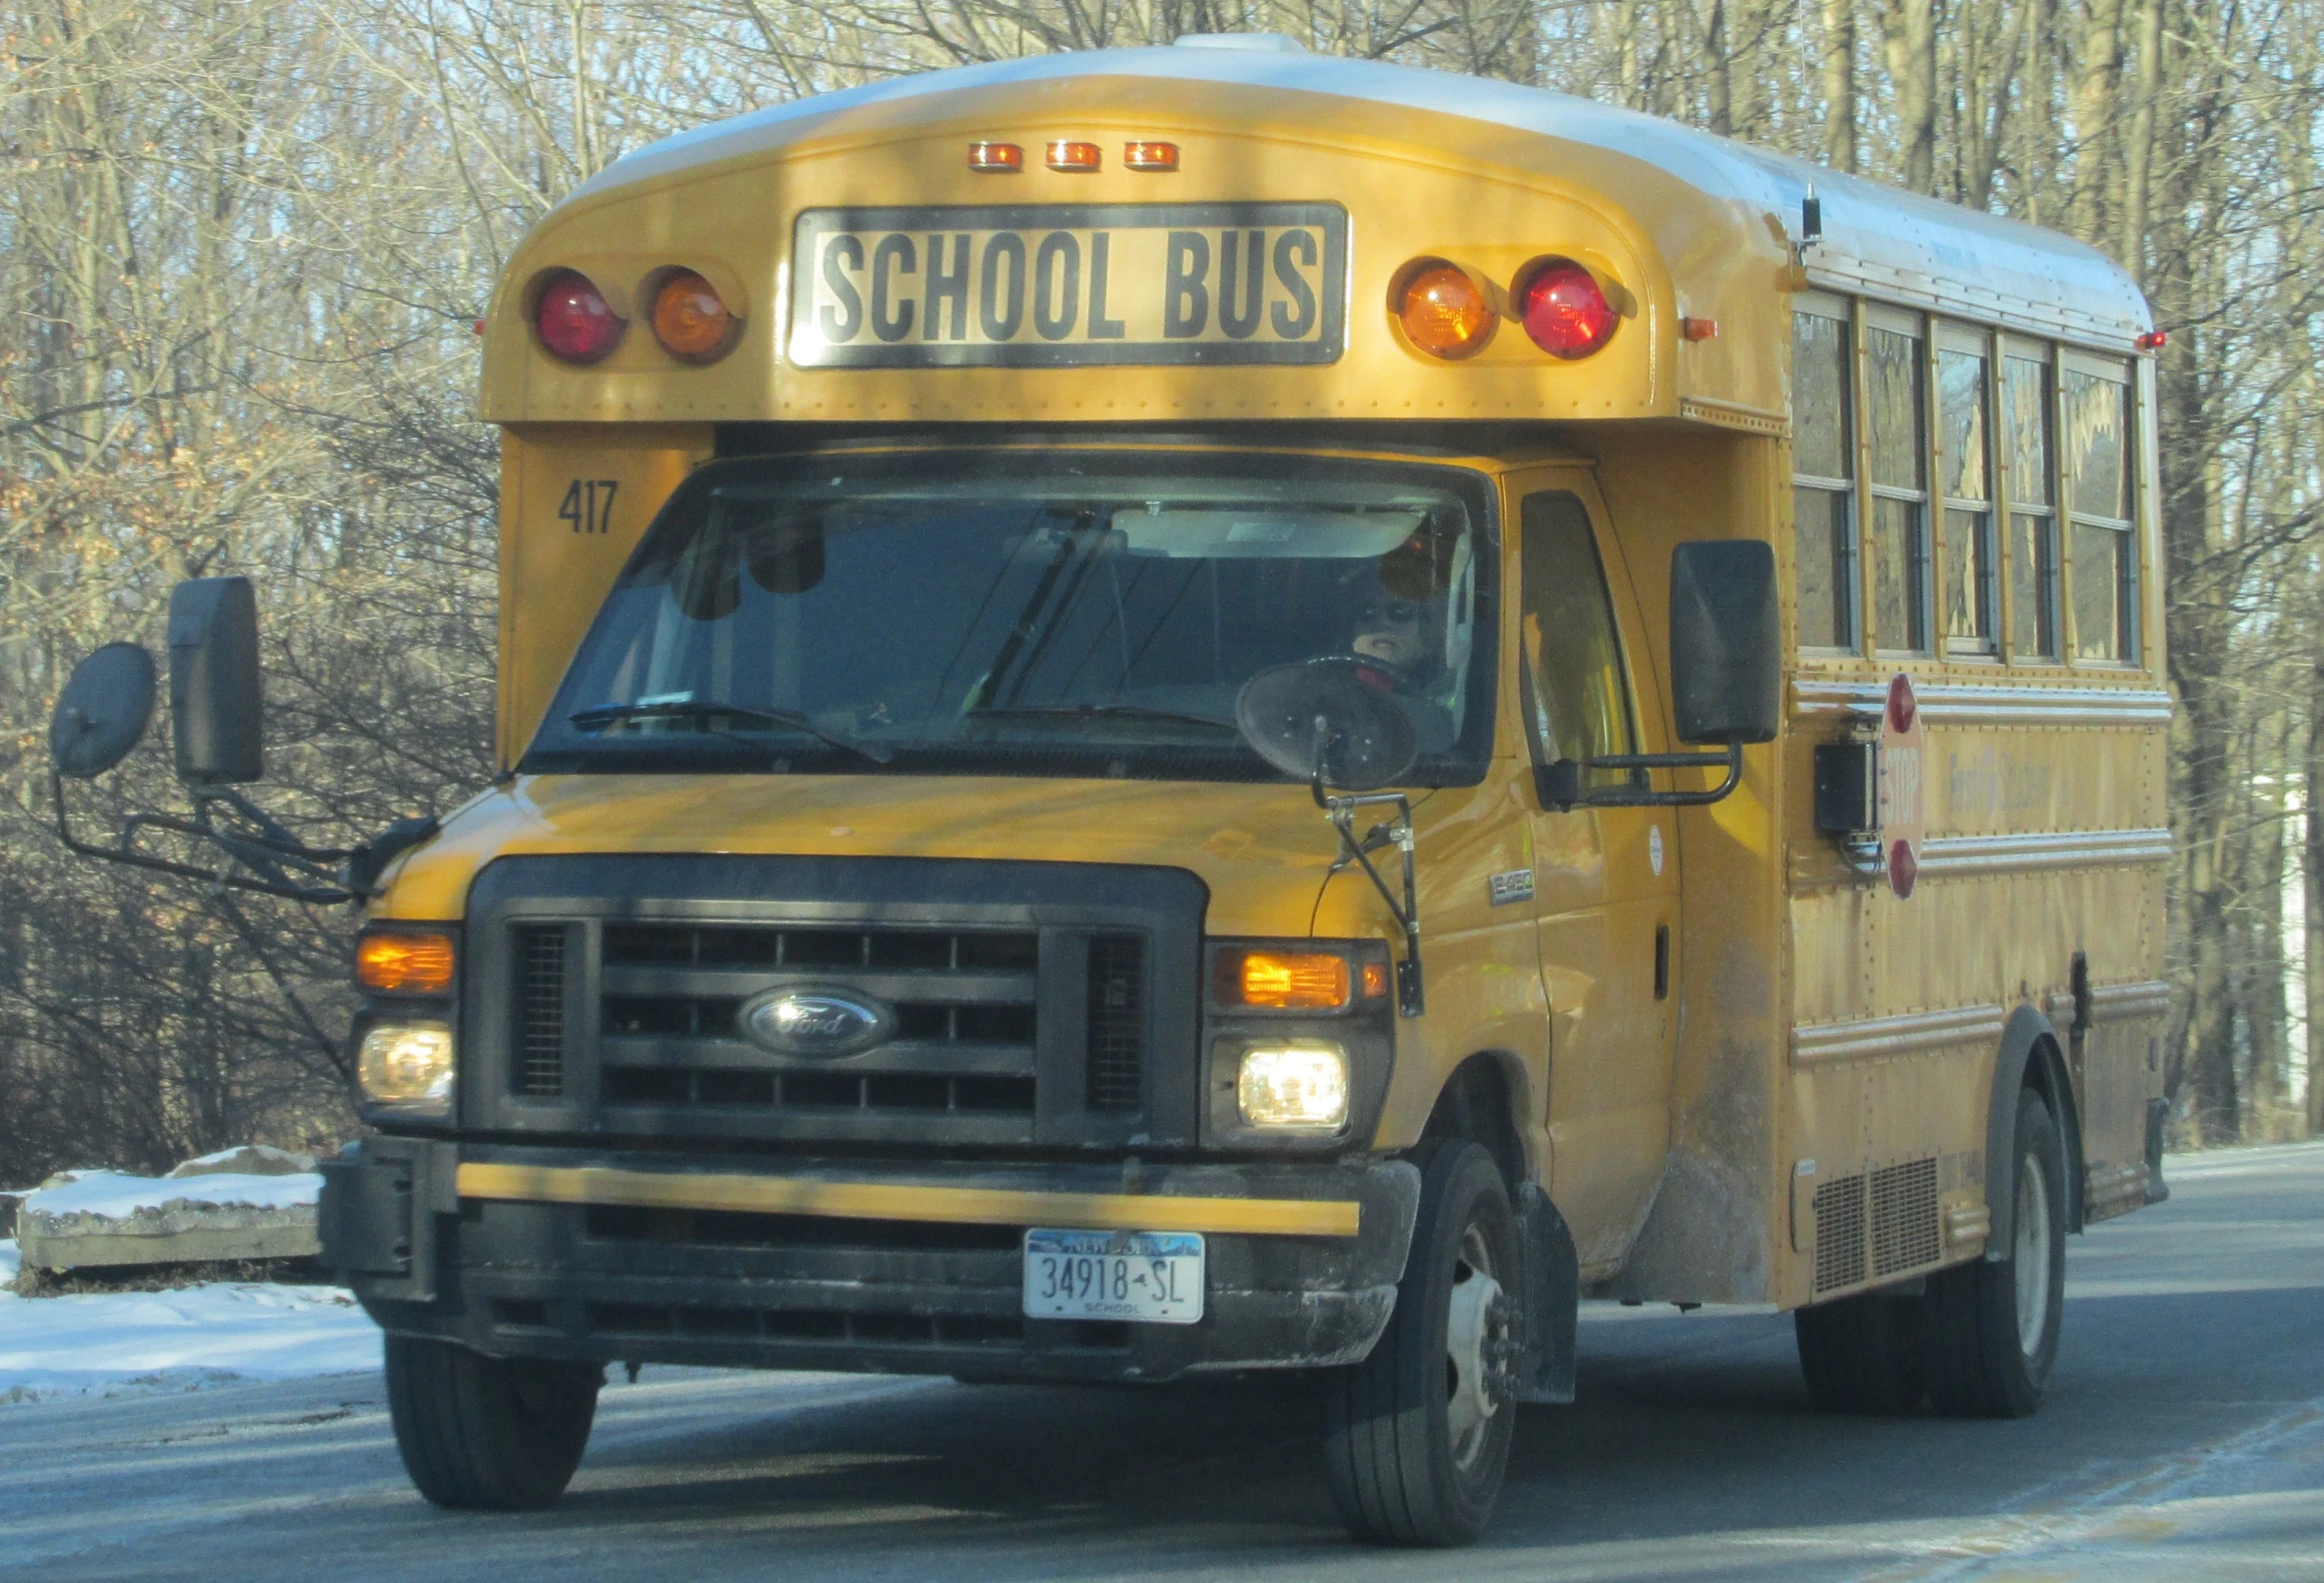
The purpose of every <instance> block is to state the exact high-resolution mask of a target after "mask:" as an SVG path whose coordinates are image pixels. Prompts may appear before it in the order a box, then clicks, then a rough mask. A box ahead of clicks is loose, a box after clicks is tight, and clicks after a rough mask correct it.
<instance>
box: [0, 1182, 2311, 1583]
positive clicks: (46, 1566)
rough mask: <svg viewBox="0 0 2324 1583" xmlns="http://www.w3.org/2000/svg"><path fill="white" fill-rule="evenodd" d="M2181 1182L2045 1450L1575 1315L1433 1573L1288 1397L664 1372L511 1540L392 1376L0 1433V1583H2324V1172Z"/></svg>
mask: <svg viewBox="0 0 2324 1583" xmlns="http://www.w3.org/2000/svg"><path fill="white" fill-rule="evenodd" d="M2170 1176H2171V1179H2172V1183H2173V1188H2174V1196H2173V1198H2172V1199H2171V1201H2170V1202H2169V1203H2167V1204H2164V1205H2161V1206H2159V1207H2157V1208H2153V1209H2148V1210H2145V1211H2142V1212H2140V1213H2139V1214H2136V1215H2133V1216H2131V1217H2130V1218H2128V1219H2126V1220H2120V1221H2115V1222H2112V1223H2109V1224H2106V1225H2102V1226H2099V1227H2097V1228H2096V1229H2094V1230H2093V1231H2091V1232H2090V1233H2089V1234H2088V1235H2086V1236H2083V1237H2079V1238H2076V1239H2075V1240H2074V1242H2073V1244H2072V1253H2071V1257H2070V1262H2069V1264H2068V1267H2067V1269H2068V1274H2067V1279H2068V1285H2067V1299H2068V1301H2067V1308H2066V1316H2065V1339H2064V1346H2063V1352H2062V1356H2061V1359H2060V1362H2059V1365H2058V1371H2057V1374H2056V1376H2055V1379H2054V1382H2053V1385H2052V1391H2051V1399H2050V1402H2049V1405H2048V1406H2047V1407H2046V1409H2045V1410H2044V1411H2043V1412H2042V1414H2041V1415H2040V1416H2038V1417H2036V1418H2033V1419H2029V1420H2026V1421H2023V1422H2017V1423H1954V1422H1946V1421H1943V1420H1939V1419H1935V1418H1915V1419H1901V1420H1899V1419H1884V1420H1883V1419H1849V1418H1831V1417H1823V1416H1820V1415H1818V1414H1816V1413H1814V1412H1812V1411H1811V1410H1810V1409H1809V1407H1808V1403H1807V1398H1806V1394H1805V1392H1804V1390H1803V1389H1802V1388H1801V1386H1800V1383H1799V1377H1798V1370H1797V1367H1796V1364H1795V1362H1794V1359H1793V1355H1792V1351H1791V1326H1790V1321H1789V1320H1788V1319H1787V1318H1784V1317H1781V1316H1776V1315H1770V1314H1764V1313H1757V1312H1724V1313H1715V1312H1712V1311H1710V1310H1705V1311H1702V1312H1697V1313H1693V1314H1688V1315H1683V1316H1682V1315H1678V1314H1675V1313H1673V1312H1671V1311H1670V1310H1668V1309H1663V1310H1624V1309H1619V1308H1612V1309H1607V1310H1605V1311H1603V1312H1592V1313H1591V1315H1590V1317H1589V1318H1588V1320H1587V1321H1586V1323H1585V1326H1584V1331H1583V1343H1582V1346H1583V1353H1582V1378H1581V1399H1580V1401H1579V1402H1578V1403H1577V1404H1576V1405H1574V1406H1572V1407H1563V1408H1528V1409H1526V1410H1525V1418H1524V1421H1523V1423H1522V1424H1521V1426H1520V1429H1519V1435H1518V1444H1517V1452H1516V1458H1515V1462H1514V1465H1513V1467H1512V1469H1511V1472H1510V1479H1509V1486H1508V1491H1507V1493H1506V1495H1505V1496H1504V1497H1503V1501H1502V1508H1501V1516H1500V1520H1499V1522H1498V1524H1497V1525H1496V1527H1495V1528H1494V1530H1493V1531H1492V1533H1490V1534H1489V1535H1488V1536H1487V1539H1486V1542H1485V1543H1484V1544H1483V1545H1482V1546H1481V1547H1479V1548H1478V1549H1475V1550H1472V1551H1467V1552H1461V1553H1458V1554H1456V1555H1446V1554H1444V1553H1441V1552H1440V1553H1401V1554H1400V1553H1393V1552H1379V1551H1370V1550H1364V1549H1360V1548H1358V1547H1355V1546H1353V1545H1351V1544H1349V1543H1348V1542H1347V1541H1346V1540H1345V1539H1343V1538H1342V1536H1341V1534H1340V1531H1339V1529H1338V1527H1337V1525H1336V1524H1335V1523H1334V1521H1333V1518H1332V1514H1331V1508H1330V1503H1329V1500H1328V1497H1327V1496H1326V1495H1325V1492H1324V1486H1323V1481H1322V1478H1321V1476H1320V1474H1319V1473H1318V1471H1317V1468H1316V1457H1315V1452H1314V1449H1313V1436H1314V1428H1313V1425H1314V1417H1313V1408H1312V1407H1311V1406H1310V1404H1309V1402H1308V1399H1307V1397H1306V1396H1305V1395H1304V1394H1303V1393H1302V1392H1300V1391H1299V1390H1297V1389H1293V1388H1285V1389H1275V1390H1271V1391H1267V1392H1261V1393H1249V1392H1235V1391H1229V1390H1217V1389H1212V1390H1204V1391H1173V1392H1133V1391H1117V1390H1070V1389H1042V1388H1029V1387H1026V1388H1020V1387H990V1386H988V1387H973V1386H962V1385H955V1384H952V1383H951V1382H949V1381H929V1380H905V1379H877V1378H860V1377H853V1376H848V1377H839V1376H830V1375H817V1376H779V1375H776V1376H759V1375H749V1374H727V1373H719V1372H713V1371H707V1370H688V1371H676V1370H671V1371H656V1370H652V1369H648V1370H647V1372H646V1376H645V1378H644V1379H643V1381H641V1382H640V1383H638V1384H636V1385H627V1384H616V1385H614V1386H612V1387H610V1388H608V1389H607V1390H606V1392H605V1395H604V1399H603V1405H602V1406H601V1407H600V1409H599V1413H598V1419H597V1430H596V1435H595V1438H594V1440H593V1441H592V1442H591V1444H590V1447H589V1453H588V1457H587V1460H586V1461H585V1462H583V1464H582V1466H581V1474H580V1476H579V1478H578V1479H577V1480H576V1481H575V1485H574V1488H573V1490H572V1491H571V1493H569V1494H568V1495H567V1497H566V1499H565V1501H564V1504H563V1505H562V1506H561V1507H559V1508H558V1509H557V1510H556V1511H554V1512H549V1513H545V1514H541V1515H537V1516H525V1517H476V1516H456V1515H451V1514H448V1513H443V1512H438V1511H435V1510H433V1509H432V1508H430V1507H428V1506H427V1505H425V1504H423V1503H422V1502H421V1500H420V1499H419V1497H418V1496H416V1495H415V1494H413V1493H412V1491H411V1488H410V1487H409V1486H408V1485H407V1484H406V1483H405V1481H404V1477H403V1473H402V1470H401V1468H400V1467H399V1465H398V1464H397V1461H396V1454H395V1449H394V1446H393V1444H392V1442H391V1440H390V1437H389V1431H388V1422H387V1412H386V1408H385V1406H384V1405H383V1402H382V1396H381V1390H380V1382H379V1379H378V1377H377V1376H376V1375H347V1376H341V1377H338V1378H333V1379H325V1380H317V1381H307V1382H302V1383H297V1384H286V1385H253V1386H243V1387H228V1388H223V1389H214V1390H208V1391H203V1392H199V1393H194V1394H189V1395H181V1396H170V1397H159V1398H144V1399H120V1400H112V1401H97V1402H77V1403H75V1402H62V1403H51V1404H38V1405H17V1406H8V1407H0V1575H5V1574H12V1573H17V1572H21V1573H24V1574H27V1575H37V1576H39V1577H41V1578H42V1579H44V1580H65V1579H78V1578H102V1579H107V1580H127V1579H146V1578H172V1579H176V1578H197V1577H198V1578H205V1579H210V1578H226V1579H237V1580H239V1579H243V1578H268V1577H276V1576H294V1575H295V1576H300V1577H311V1578H326V1579H330V1580H332V1583H359V1580H364V1579H374V1578H378V1579H432V1578H444V1579H459V1580H462V1583H475V1580H479V1579H484V1580H489V1583H521V1580H527V1579H555V1580H557V1583H581V1580H586V1579H597V1578H605V1579H620V1580H622V1583H647V1580H654V1579H681V1578H682V1579H688V1580H692V1579H703V1578H717V1579H721V1580H722V1579H729V1578H732V1579H739V1578H757V1577H767V1578H777V1577H779V1578H793V1577H795V1578H861V1579H873V1578H899V1579H923V1578H946V1579H951V1580H958V1583H968V1580H975V1579H1020V1578H1023V1579H1033V1578H1040V1579H1097V1578H1136V1579H1141V1580H1152V1583H1165V1580H1173V1579H1198V1578H1199V1579H1213V1578H1230V1577H1232V1578H1268V1579H1306V1578H1311V1577H1325V1576H1329V1577H1331V1578H1332V1579H1334V1580H1335V1583H1338V1580H1343V1579H1344V1580H1347V1583H1357V1580H1368V1579H1396V1578H1461V1579H1463V1580H1478V1583H1484V1580H1501V1579H1509V1580H1513V1583H1514V1580H1521V1579H1522V1580H1525V1583H1541V1580H1547V1579H1552V1578H1560V1579H1562V1578H1590V1579H1631V1578H1637V1579H1645V1578H1655V1579H1711V1578H1720V1579H1769V1580H1773V1579H1782V1580H1786V1583H1788V1580H1793V1579H1824V1578H1834V1579H1836V1578H1850V1579H1876V1580H1881V1583H1891V1580H1893V1583H1902V1580H1906V1579H1935V1578H1945V1579H1992V1580H1999V1579H2014V1580H2029V1579H2044V1580H2049V1579H2083V1578H2089V1579H2095V1578H2100V1577H2103V1578H2106V1579H2108V1580H2109V1583H2113V1580H2123V1583H2138V1580H2146V1579H2172V1580H2206V1583H2208V1580H2213V1579H2217V1580H2238V1583H2239V1580H2244V1579H2258V1578H2268V1579H2276V1578H2317V1579H2324V1145H2300V1146H2295V1147H2285V1148H2272V1149H2255V1150H2248V1151H2239V1152H2234V1153H2226V1154H2216V1155H2208V1156H2202V1157H2198V1158H2188V1159H2182V1160H2175V1161H2173V1162H2172V1168H2171V1170H2170ZM617 1377H618V1376H617V1375H616V1378H617Z"/></svg>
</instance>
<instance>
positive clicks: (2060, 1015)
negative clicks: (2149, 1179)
mask: <svg viewBox="0 0 2324 1583" xmlns="http://www.w3.org/2000/svg"><path fill="white" fill-rule="evenodd" d="M2170 1008H2171V986H2170V985H2169V984H2167V983H2165V982H2163V980H2161V979H2160V978H2149V979H2146V980H2143V981H2141V982H2139V983H2116V984H2092V985H2091V986H2090V1020H2091V1021H2092V1022H2131V1021H2135V1020H2137V1019H2138V1018H2140V1017H2158V1016H2163V1015H2166V1014H2167V1013H2168V1012H2169V1011H2170ZM2049 1019H2050V1020H2051V1021H2052V1022H2055V1023H2056V1024H2057V1025H2058V1026H2059V1027H2061V1028H2062V1027H2065V1026H2067V1025H2068V1024H2070V1023H2071V1022H2072V1021H2073V1019H2074V997H2073V996H2072V995H2071V994H2069V993H2067V992H2066V991H2065V990H2063V989H2058V990H2053V991H2052V992H2051V994H2050V997H2049ZM2142 1168H2143V1167H2142Z"/></svg>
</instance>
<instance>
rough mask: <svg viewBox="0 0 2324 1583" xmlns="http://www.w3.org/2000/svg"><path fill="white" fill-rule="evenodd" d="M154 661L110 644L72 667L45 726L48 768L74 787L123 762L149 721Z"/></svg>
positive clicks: (136, 650)
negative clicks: (70, 781)
mask: <svg viewBox="0 0 2324 1583" xmlns="http://www.w3.org/2000/svg"><path fill="white" fill-rule="evenodd" d="M153 684H154V675H153V656H151V655H149V654H147V653H146V652H145V650H144V649H143V648H141V647H139V646H138V645H136V644H133V643H112V644H107V645H106V646H105V647H104V648H102V649H100V650H98V651H97V652H96V653H95V654H93V655H91V656H89V658H88V659H86V660H84V661H82V662H81V663H80V664H79V665H77V666H75V667H73V675H72V679H71V680H70V681H68V682H67V683H66V684H65V690H64V692H62V693H60V694H58V695H57V709H56V714H54V715H53V716H51V717H50V718H49V723H48V762H49V764H50V766H51V767H52V768H54V769H55V771H56V773H57V774H58V775H61V776H66V777H69V778H71V779H72V780H75V781H94V780H96V779H97V777H99V776H101V775H103V774H104V773H105V772H106V771H108V770H110V769H112V768H113V767H114V766H115V765H117V764H119V763H121V761H122V760H123V759H125V758H127V757H128V755H129V750H130V749H132V748H135V747H136V746H137V744H138V739H140V738H142V737H143V736H144V735H145V729H146V727H147V726H148V725H150V724H152V721H153V693H154V687H153Z"/></svg>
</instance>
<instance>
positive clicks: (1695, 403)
mask: <svg viewBox="0 0 2324 1583" xmlns="http://www.w3.org/2000/svg"><path fill="white" fill-rule="evenodd" d="M1679 416H1680V417H1682V418H1688V419H1692V420H1693V421H1695V422H1696V423H1708V424H1718V425H1719V426H1720V427H1721V428H1723V429H1742V430H1744V431H1746V432H1748V433H1750V434H1763V435H1774V436H1775V437H1777V438H1778V439H1783V438H1788V437H1789V435H1790V433H1791V420H1790V419H1789V418H1788V417H1786V416H1784V415H1783V414H1782V413H1779V412H1768V411H1767V410H1766V409H1765V408H1763V407H1746V406H1744V405H1743V403H1742V402H1728V401H1720V400H1717V399H1716V398H1714V397H1710V396H1682V397H1680V398H1679Z"/></svg>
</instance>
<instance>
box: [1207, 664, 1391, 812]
mask: <svg viewBox="0 0 2324 1583" xmlns="http://www.w3.org/2000/svg"><path fill="white" fill-rule="evenodd" d="M1235 725H1236V727H1237V729H1239V730H1240V731H1241V732H1242V734H1243V741H1244V742H1246V743H1248V744H1250V746H1251V750H1252V752H1254V753H1256V754H1257V755H1258V756H1259V757H1260V758H1262V759H1264V760H1266V761H1267V762H1268V763H1269V764H1271V765H1273V766H1274V767H1275V768H1276V769H1278V770H1280V771H1282V772H1283V773H1284V774H1285V775H1295V776H1299V777H1301V778H1302V779H1306V780H1313V781H1316V782H1318V783H1320V784H1321V785H1323V786H1327V787H1340V788H1343V789H1345V790H1347V791H1372V790H1374V789H1375V788H1378V787H1384V786H1392V785H1394V784H1395V783H1396V782H1397V781H1398V780H1400V779H1401V778H1402V777H1403V776H1404V774H1405V773H1406V772H1407V771H1409V770H1410V769H1411V768H1412V765H1413V761H1414V760H1415V759H1417V758H1418V757H1419V756H1420V742H1419V738H1418V736H1417V735H1416V734H1415V732H1414V731H1413V725H1412V717H1411V716H1410V715H1409V714H1407V713H1406V712H1405V708H1404V706H1403V705H1402V704H1401V703H1399V702H1398V701H1397V697H1396V684H1395V682H1394V680H1393V679H1392V678H1390V676H1389V675H1388V673H1387V672H1385V671H1383V670H1381V669H1380V668H1379V667H1378V666H1374V665H1371V664H1368V663H1367V662H1365V661H1363V660H1360V659H1356V658H1353V657H1349V656H1338V655H1335V656H1331V657H1329V658H1326V659H1322V660H1304V661H1301V662H1299V663H1297V664H1295V665H1286V666H1277V667H1275V668H1274V669H1273V670H1269V671H1262V672H1260V673H1259V674H1258V675H1257V676H1255V677H1253V678H1251V680H1250V681H1248V682H1246V683H1244V684H1243V691H1242V692H1241V693H1240V694H1239V695H1238V696H1237V697H1236V699H1235Z"/></svg>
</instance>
